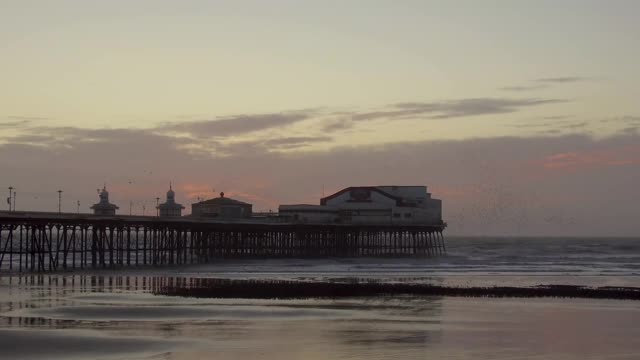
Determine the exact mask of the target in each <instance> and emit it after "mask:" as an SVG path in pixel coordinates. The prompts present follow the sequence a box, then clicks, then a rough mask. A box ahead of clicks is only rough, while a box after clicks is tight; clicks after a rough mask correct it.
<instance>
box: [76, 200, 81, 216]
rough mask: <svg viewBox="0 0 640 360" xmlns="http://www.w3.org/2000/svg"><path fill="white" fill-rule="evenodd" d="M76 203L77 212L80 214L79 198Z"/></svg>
mask: <svg viewBox="0 0 640 360" xmlns="http://www.w3.org/2000/svg"><path fill="white" fill-rule="evenodd" d="M76 205H78V214H80V200H78V201H77V202H76Z"/></svg>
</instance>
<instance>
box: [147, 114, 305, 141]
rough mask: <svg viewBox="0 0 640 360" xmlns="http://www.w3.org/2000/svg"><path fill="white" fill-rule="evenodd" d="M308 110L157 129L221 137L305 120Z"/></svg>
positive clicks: (183, 124)
mask: <svg viewBox="0 0 640 360" xmlns="http://www.w3.org/2000/svg"><path fill="white" fill-rule="evenodd" d="M310 115H311V114H310V113H308V112H291V113H274V114H258V115H236V116H231V117H225V118H222V119H219V120H201V121H188V122H180V123H171V124H165V125H164V126H161V127H159V128H158V129H157V130H158V131H163V132H167V131H173V132H184V133H188V134H191V135H193V136H195V137H223V136H229V135H239V134H246V133H251V132H254V131H259V130H266V129H271V128H279V127H284V126H287V125H292V124H294V123H297V122H300V121H303V120H307V119H309V117H310Z"/></svg>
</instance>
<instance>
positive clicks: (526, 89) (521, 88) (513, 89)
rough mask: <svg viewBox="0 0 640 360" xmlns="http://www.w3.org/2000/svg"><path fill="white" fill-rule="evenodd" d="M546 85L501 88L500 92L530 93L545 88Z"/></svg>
mask: <svg viewBox="0 0 640 360" xmlns="http://www.w3.org/2000/svg"><path fill="white" fill-rule="evenodd" d="M546 87H547V85H544V84H536V85H519V86H505V87H501V88H500V90H504V91H515V92H523V91H532V90H540V89H544V88H546Z"/></svg>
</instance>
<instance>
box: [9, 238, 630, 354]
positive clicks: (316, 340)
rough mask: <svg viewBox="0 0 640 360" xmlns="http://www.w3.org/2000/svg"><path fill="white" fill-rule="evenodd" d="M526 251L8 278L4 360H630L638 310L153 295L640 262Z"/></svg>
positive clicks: (623, 246) (493, 278)
mask: <svg viewBox="0 0 640 360" xmlns="http://www.w3.org/2000/svg"><path fill="white" fill-rule="evenodd" d="M531 242H532V240H530V239H494V240H490V241H484V242H482V241H479V240H477V239H476V240H474V239H464V238H460V239H452V240H450V241H449V242H448V245H449V255H448V256H446V257H442V258H437V259H416V258H393V259H373V258H366V259H338V258H334V259H271V260H257V259H254V260H220V261H219V262H217V263H212V264H207V265H197V266H185V267H175V268H136V269H123V270H83V271H76V272H64V273H52V274H11V275H6V274H5V275H3V276H2V277H0V335H1V336H0V346H1V348H2V349H3V352H2V355H0V357H1V358H7V359H212V358H214V359H245V358H259V359H401V358H402V359H422V358H439V359H636V358H637V357H638V352H639V350H638V349H640V336H639V335H640V327H638V326H637V324H638V323H639V321H640V307H639V306H638V304H639V303H638V302H637V301H631V300H602V299H597V300H596V299H575V298H509V297H505V298H490V297H450V296H411V295H388V296H368V297H345V298H306V299H268V298H265V299H246V298H226V299H221V298H194V297H182V296H167V295H159V294H158V289H162V288H163V287H166V286H167V285H172V286H176V285H180V284H185V283H188V282H189V281H194V280H193V279H219V280H247V279H253V280H256V281H274V280H279V281H282V280H286V281H304V282H313V281H320V280H322V281H328V282H349V281H351V282H353V281H363V280H366V281H376V282H381V283H389V284H393V283H395V284H398V283H400V284H437V285H448V286H457V287H468V286H495V285H500V286H506V285H509V286H518V287H532V286H537V285H552V284H557V285H560V284H561V285H586V286H594V287H595V286H626V287H633V286H637V285H638V279H637V278H638V275H637V273H636V269H635V268H636V265H635V264H637V263H638V262H637V260H638V259H637V257H638V256H640V255H636V254H639V253H640V252H635V251H636V246H638V245H636V243H637V242H636V241H634V240H633V239H623V240H616V239H608V240H607V239H564V240H562V239H561V240H559V239H546V240H545V239H541V240H540V241H539V242H538V243H531ZM562 249H564V250H562ZM562 251H564V252H562ZM516 254H519V255H516ZM518 256H519V257H518ZM596 260H597V261H596Z"/></svg>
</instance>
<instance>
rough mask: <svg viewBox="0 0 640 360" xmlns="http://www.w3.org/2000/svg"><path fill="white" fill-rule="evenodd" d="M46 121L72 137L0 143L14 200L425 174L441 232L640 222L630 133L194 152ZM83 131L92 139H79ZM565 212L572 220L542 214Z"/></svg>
mask: <svg viewBox="0 0 640 360" xmlns="http://www.w3.org/2000/svg"><path fill="white" fill-rule="evenodd" d="M54 132H55V131H54ZM55 133H56V134H55V135H56V136H58V135H65V136H68V137H69V138H70V139H72V140H70V142H69V145H70V146H69V147H60V148H55V149H48V148H42V147H36V146H28V145H21V144H15V143H14V144H5V145H0V168H2V169H4V172H3V174H4V175H3V181H4V182H5V184H10V183H11V184H14V185H15V184H20V190H19V191H20V193H19V194H18V199H22V200H21V201H19V205H18V206H19V208H21V209H34V210H35V209H39V210H55V209H57V198H56V195H57V194H56V192H55V191H56V190H58V189H59V188H62V189H63V190H64V191H65V195H64V199H63V210H64V209H66V210H67V211H75V202H76V201H78V200H79V201H80V202H81V204H82V206H81V210H82V211H88V210H89V209H88V206H89V205H90V204H93V203H95V202H96V201H97V197H96V193H95V189H96V188H97V187H98V186H101V185H102V184H103V183H104V182H107V184H108V186H109V188H110V189H113V190H112V191H111V197H112V201H113V202H114V203H116V204H118V205H120V206H121V208H127V210H128V206H126V205H127V204H128V203H129V202H130V201H133V202H134V210H133V212H134V213H137V214H141V213H142V204H146V211H147V212H146V213H147V214H149V212H150V211H152V210H151V209H153V206H155V198H156V197H157V196H161V197H163V195H164V193H165V192H166V191H167V187H168V182H169V181H173V184H174V189H176V190H177V200H178V202H180V203H182V204H184V205H185V206H186V207H187V212H188V210H189V209H190V206H189V205H190V204H191V203H193V202H195V200H196V199H195V197H196V196H202V197H211V196H215V194H216V193H218V192H220V191H224V192H225V193H226V194H234V195H233V196H234V197H238V198H239V199H245V200H248V201H251V202H253V203H254V208H256V209H257V210H262V209H274V206H275V205H277V204H287V203H318V199H319V198H320V196H321V195H322V188H323V185H324V188H325V192H326V193H331V192H332V191H338V190H340V189H342V188H344V187H347V186H351V185H378V184H399V185H403V184H406V185H409V184H425V185H427V186H429V189H430V190H431V192H432V193H433V196H434V197H436V198H442V199H443V201H444V212H445V220H446V221H447V222H448V223H449V225H450V227H449V228H448V229H447V234H454V233H456V234H476V235H486V234H527V235H539V234H553V235H584V234H591V235H603V234H606V235H634V234H637V233H638V231H640V228H639V227H638V226H639V225H638V223H637V219H636V216H635V214H636V209H637V204H638V203H639V202H640V193H639V192H638V191H637V188H636V186H637V185H636V182H637V181H636V179H638V178H640V166H639V164H640V163H638V159H640V153H639V152H638V149H637V147H638V145H637V144H638V143H640V136H639V135H637V134H636V135H625V136H622V135H620V136H614V137H609V138H606V139H601V140H594V139H592V138H590V137H588V136H580V135H558V136H554V137H551V136H549V137H543V136H532V137H496V138H487V139H468V140H459V141H420V142H410V143H409V142H399V143H394V144H384V145H369V146H351V145H345V146H339V147H334V148H332V149H329V150H323V151H317V152H310V151H307V152H292V153H280V152H270V151H264V149H265V146H264V145H263V144H261V143H258V144H254V146H255V147H254V149H253V150H255V151H249V150H238V151H236V152H230V153H229V154H228V156H224V157H211V156H199V155H198V154H195V155H194V154H193V153H191V152H189V151H186V150H184V149H182V148H181V147H179V146H176V143H175V141H176V140H175V139H174V138H173V137H170V136H162V135H158V134H155V133H153V132H145V131H119V130H106V131H101V132H97V133H92V132H88V131H87V130H85V129H80V130H77V131H76V130H73V131H72V130H69V129H65V130H60V132H59V133H58V132H55ZM83 136H89V137H90V138H95V139H98V140H96V141H84V140H83ZM111 138H113V139H114V140H113V141H107V140H106V139H111ZM291 138H292V139H291ZM302 138H304V137H302V136H300V137H296V136H289V137H283V138H281V139H283V140H280V141H276V143H278V142H280V143H294V144H295V143H296V142H297V141H303V142H304V141H307V142H308V141H324V140H327V139H323V138H321V137H320V136H318V137H312V136H309V138H312V139H302ZM267 140H270V139H265V140H264V141H267ZM264 141H263V142H264ZM562 154H569V155H562ZM602 154H604V155H602ZM607 154H611V155H607ZM594 158H595V159H596V160H593V159H594ZM16 159H20V161H19V162H17V161H16ZM590 159H591V160H590ZM545 164H546V165H547V166H546V167H545ZM549 165H551V166H549ZM554 165H555V166H554ZM43 179H46V181H43ZM0 185H1V184H0ZM214 189H215V191H214ZM229 196H232V195H229ZM124 212H128V211H124ZM608 214H615V216H608ZM627 214H628V216H627ZM569 218H572V219H574V218H575V221H573V222H569V221H556V220H554V221H550V220H549V219H565V220H566V219H569Z"/></svg>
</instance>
